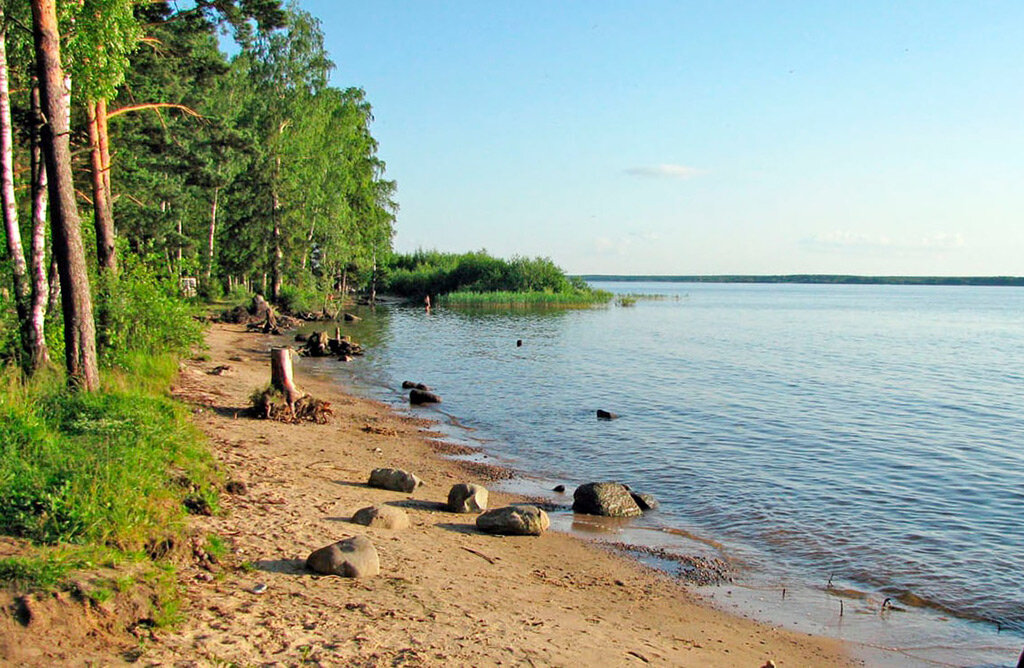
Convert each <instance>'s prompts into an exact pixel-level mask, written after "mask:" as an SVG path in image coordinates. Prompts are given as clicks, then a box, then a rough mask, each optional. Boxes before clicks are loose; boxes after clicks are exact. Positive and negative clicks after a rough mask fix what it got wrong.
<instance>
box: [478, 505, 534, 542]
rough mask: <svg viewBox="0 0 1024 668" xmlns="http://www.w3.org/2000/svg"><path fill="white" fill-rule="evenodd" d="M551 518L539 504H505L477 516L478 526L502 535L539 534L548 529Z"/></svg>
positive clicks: (488, 531) (483, 529)
mask: <svg viewBox="0 0 1024 668" xmlns="http://www.w3.org/2000/svg"><path fill="white" fill-rule="evenodd" d="M550 526H551V520H549V519H548V514H547V513H545V512H544V511H543V510H541V509H540V508H538V507H537V506H505V507H504V508H495V509H494V510H488V511H487V512H486V513H484V514H482V515H480V516H479V517H477V518H476V528H477V529H480V530H481V531H485V532H487V533H493V534H499V535H502V536H539V535H541V534H542V533H544V532H545V531H547V530H548V527H550Z"/></svg>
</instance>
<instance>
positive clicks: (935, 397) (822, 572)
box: [346, 283, 1024, 663]
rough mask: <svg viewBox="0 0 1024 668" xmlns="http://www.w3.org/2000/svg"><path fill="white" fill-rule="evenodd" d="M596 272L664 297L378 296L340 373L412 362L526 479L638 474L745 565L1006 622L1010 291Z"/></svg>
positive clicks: (392, 377) (1017, 543)
mask: <svg viewBox="0 0 1024 668" xmlns="http://www.w3.org/2000/svg"><path fill="white" fill-rule="evenodd" d="M599 287H602V288H605V289H611V290H613V291H616V292H633V293H638V292H640V293H652V294H661V295H667V298H663V299H658V300H640V301H638V302H637V303H636V305H635V306H633V307H616V306H611V307H608V308H598V309H587V310H569V311H561V310H558V311H539V312H516V313H511V314H510V313H507V312H495V311H455V310H445V309H436V310H435V311H434V312H433V313H431V314H426V313H424V312H423V311H422V310H421V309H411V308H390V309H378V310H377V311H376V313H375V314H370V315H369V317H367V318H366V320H365V321H364V322H363V323H360V324H359V326H358V327H357V328H356V329H355V330H354V331H353V333H354V334H355V336H356V338H357V339H361V340H362V341H363V342H364V343H368V344H370V345H371V346H373V347H372V348H371V349H370V352H369V353H368V355H367V357H366V358H365V359H363V360H360V361H359V362H358V363H356V365H354V366H350V367H347V371H346V373H350V374H353V376H352V379H354V380H355V381H356V382H357V384H362V385H363V386H364V387H368V388H371V390H372V391H371V393H373V394H376V395H377V396H383V397H390V398H393V399H394V398H399V397H400V395H399V394H398V390H397V388H398V387H399V386H400V383H401V381H402V380H405V379H411V380H416V381H422V382H426V383H428V384H429V385H431V386H432V387H433V388H435V389H436V390H437V392H438V393H439V394H441V395H442V396H443V397H444V404H442V407H441V408H442V410H443V411H444V413H445V414H448V415H451V416H455V417H457V418H458V420H459V421H461V423H464V424H466V425H467V426H469V427H472V428H473V429H474V430H475V431H474V432H473V433H474V435H475V436H478V437H480V438H484V439H486V440H488V445H487V448H488V450H489V451H491V452H493V453H496V454H497V455H500V456H504V457H506V458H509V459H511V460H512V461H514V462H515V463H516V464H517V466H518V467H519V468H520V469H522V470H524V471H526V472H528V473H530V474H532V475H534V476H536V477H539V478H541V479H544V480H555V481H564V482H565V483H566V484H569V485H570V486H571V485H572V484H575V483H581V482H585V481H589V480H605V479H614V480H621V481H624V482H629V483H630V484H631V485H632V486H633V487H635V488H638V489H642V490H643V491H648V492H651V493H653V494H655V495H656V496H658V497H659V499H660V500H661V501H662V504H663V505H662V508H661V509H660V510H659V511H658V513H656V515H657V522H658V523H659V524H660V525H664V526H673V527H676V528H680V529H684V530H685V531H687V532H690V533H691V534H694V535H696V536H699V537H705V538H706V539H708V540H713V541H715V542H717V543H720V544H721V545H722V548H721V550H722V551H723V552H724V553H725V556H727V557H728V558H730V559H732V560H734V561H736V562H737V563H739V564H741V565H742V566H744V567H745V568H746V569H748V570H749V571H750V572H752V573H759V574H760V576H761V578H762V581H771V580H773V579H777V580H778V581H780V582H785V581H788V579H790V578H794V577H796V578H803V581H804V582H819V583H820V584H823V583H824V581H825V580H826V579H828V578H829V577H831V578H832V579H833V584H835V585H836V586H842V587H844V588H850V589H853V590H856V591H858V592H865V593H870V594H876V595H877V596H885V597H892V598H893V599H895V600H896V601H898V602H902V603H898V604H899V605H906V606H913V607H914V608H918V609H920V608H925V609H930V610H932V611H934V613H933V614H935V615H942V617H940V619H947V618H958V619H969V620H976V621H977V622H978V623H977V624H976V626H977V627H978V628H979V629H981V628H982V627H984V628H987V629H989V630H990V631H992V632H993V633H994V630H995V629H997V628H1002V629H1003V630H1002V633H1001V634H1000V639H1001V640H1000V643H1003V644H1010V645H1012V644H1014V643H1015V642H1016V641H1008V640H1007V639H1006V636H1007V634H1010V635H1011V636H1013V635H1014V634H1020V635H1018V636H1016V637H1018V638H1020V637H1021V636H1024V529H1022V517H1024V410H1022V409H1024V402H1022V396H1021V389H1022V387H1024V354H1022V351H1024V290H1022V289H1019V288H980V287H979V288H975V287H909V286H802V285H714V284H664V283H657V284H601V285H599ZM517 339H522V340H523V342H524V343H523V346H522V347H516V345H515V342H516V340H517ZM597 408H605V409H607V410H611V411H614V412H616V413H619V414H620V415H621V418H620V419H619V420H616V421H613V422H599V421H597V420H596V419H595V417H594V411H595V409H597ZM982 622H983V623H982ZM986 632H987V631H986ZM997 644H998V643H997ZM1007 663H1010V661H1007Z"/></svg>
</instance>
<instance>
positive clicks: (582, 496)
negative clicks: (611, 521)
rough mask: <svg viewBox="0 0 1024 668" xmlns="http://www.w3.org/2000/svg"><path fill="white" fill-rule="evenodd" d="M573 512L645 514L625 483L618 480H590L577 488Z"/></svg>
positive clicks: (610, 515) (624, 514) (628, 515)
mask: <svg viewBox="0 0 1024 668" xmlns="http://www.w3.org/2000/svg"><path fill="white" fill-rule="evenodd" d="M572 509H573V512H577V513H583V514H585V515H604V516H606V517H638V516H640V515H643V514H644V511H643V510H641V509H640V506H638V505H637V503H636V501H634V500H633V497H632V496H630V493H629V490H628V489H626V486H625V485H622V484H620V483H617V482H588V483H587V484H585V485H580V486H579V487H577V488H576V492H575V493H574V494H573V502H572Z"/></svg>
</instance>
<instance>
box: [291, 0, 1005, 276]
mask: <svg viewBox="0 0 1024 668" xmlns="http://www.w3.org/2000/svg"><path fill="white" fill-rule="evenodd" d="M300 6H301V8H302V9H304V10H305V11H308V12H309V13H311V14H312V15H314V16H315V17H317V18H319V19H320V21H321V22H322V26H321V27H322V30H323V32H324V35H325V42H326V45H327V47H328V50H329V52H330V54H331V58H332V59H333V60H334V62H335V64H336V70H335V71H334V73H333V75H332V84H333V85H335V86H339V87H348V86H358V87H361V88H363V89H365V90H366V93H367V97H368V99H369V101H370V102H371V104H372V105H373V109H374V117H375V122H374V124H373V127H372V131H373V134H374V136H375V137H376V138H377V140H378V142H379V143H380V149H379V155H380V157H381V158H382V159H383V160H384V161H385V162H386V163H387V178H390V179H394V180H395V181H397V184H398V196H397V199H398V202H399V205H400V210H399V211H398V218H397V223H396V227H397V234H396V237H395V248H396V250H398V251H401V252H408V251H413V250H416V249H417V248H423V249H437V250H442V251H454V252H463V251H470V250H479V249H482V248H483V249H486V250H487V251H489V252H490V253H492V254H494V255H498V256H502V257H510V256H513V255H523V256H529V257H534V256H543V257H550V258H551V259H553V260H554V261H555V262H556V263H558V264H559V265H560V266H562V267H563V268H564V269H566V270H567V271H569V272H570V273H589V274H597V273H600V274H676V275H679V274H790V273H830V274H862V275H951V276H958V275H959V276H962V275H981V276H991V275H1015V276H1019V275H1024V2H1019V0H1013V1H1006V2H984V1H981V2H962V1H956V2H952V1H950V2H946V1H943V0H928V1H923V2H894V1H892V0H890V1H887V2H875V1H873V0H864V1H858V2H848V1H842V2H828V1H824V0H823V1H818V0H815V1H814V2H811V1H807V2H796V1H775V2H769V1H764V0H762V1H758V2H729V1H728V0H720V1H708V2H688V1H675V2H660V1H655V0H647V1H643V2H627V1H625V0H619V1H616V2H605V1H603V0H586V1H572V0H557V1H550V0H549V1H546V2H540V1H536V0H516V1H512V0H509V1H506V2H499V1H497V0H488V1H482V0H481V1H477V0H473V1H471V0H460V1H445V2H441V1H432V0H421V1H413V0H406V1H395V0H373V1H372V2H370V1H366V0H364V1H362V2H350V1H346V0H300Z"/></svg>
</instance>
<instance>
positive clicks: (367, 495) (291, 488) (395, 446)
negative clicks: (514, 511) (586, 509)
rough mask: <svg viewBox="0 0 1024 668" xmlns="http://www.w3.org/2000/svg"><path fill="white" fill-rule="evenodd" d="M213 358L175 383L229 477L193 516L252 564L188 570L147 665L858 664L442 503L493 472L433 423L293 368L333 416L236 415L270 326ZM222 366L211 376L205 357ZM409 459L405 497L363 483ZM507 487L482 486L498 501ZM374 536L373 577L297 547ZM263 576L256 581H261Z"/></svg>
mask: <svg viewBox="0 0 1024 668" xmlns="http://www.w3.org/2000/svg"><path fill="white" fill-rule="evenodd" d="M208 343H209V346H210V351H209V353H210V355H209V359H208V360H205V361H202V362H196V361H194V362H189V363H187V368H186V369H185V370H184V371H183V373H182V376H181V379H180V381H179V383H178V385H177V387H176V388H175V393H176V395H177V396H179V397H181V398H182V399H184V400H186V401H189V402H191V403H193V404H195V405H196V406H197V408H196V422H197V424H198V425H199V427H200V428H201V429H202V430H203V431H204V432H206V433H207V434H208V435H209V437H210V440H211V442H212V447H213V449H214V453H215V456H216V458H217V459H218V460H219V462H220V463H221V465H222V466H223V468H224V470H225V472H226V474H227V476H228V478H229V479H230V480H239V481H243V482H245V483H246V485H247V486H248V493H247V494H244V495H231V494H225V495H224V496H223V506H224V509H225V511H226V512H225V513H224V514H223V515H222V516H215V517H196V518H195V519H194V520H193V521H194V522H195V524H196V525H197V528H198V529H199V530H200V531H202V532H206V533H216V534H218V535H220V536H223V537H225V538H227V539H229V540H230V542H231V545H232V549H233V550H234V552H235V555H236V557H237V559H238V560H240V561H244V562H249V563H250V564H252V566H254V568H253V569H251V570H235V571H231V572H228V573H227V574H226V576H223V575H222V576H221V577H220V578H214V579H212V580H211V579H210V575H209V574H208V573H207V572H206V571H205V570H203V569H201V568H199V567H198V566H196V567H190V568H188V569H185V570H184V571H183V572H182V578H183V579H184V581H185V583H186V590H187V594H186V596H187V608H186V610H185V616H186V621H185V622H184V624H183V625H182V626H181V627H179V628H176V629H174V630H171V631H162V632H159V633H158V634H157V635H156V636H155V638H154V641H153V642H149V643H147V644H146V646H145V647H146V649H145V652H144V654H143V655H142V657H141V660H142V662H144V663H151V662H160V663H174V664H176V665H181V662H186V664H187V662H197V663H198V664H210V663H220V662H231V663H235V664H240V665H253V664H263V663H268V662H269V663H282V664H298V663H301V662H303V661H307V662H320V663H321V664H325V665H331V664H334V665H337V664H345V665H371V666H384V665H389V666H397V665H465V666H488V665H627V664H642V663H651V664H658V665H677V666H678V665H684V666H715V665H721V666H762V665H764V664H765V663H766V662H767V661H768V660H772V661H774V662H775V664H776V665H778V666H787V665H788V666H811V665H827V666H838V665H855V664H857V663H858V662H855V661H854V660H853V659H851V658H850V657H849V655H848V653H847V650H846V647H844V645H843V644H842V643H840V642H838V641H834V640H830V639H825V638H819V637H812V636H808V635H803V634H799V633H792V632H789V631H785V630H780V629H777V628H772V627H769V626H765V625H762V624H758V623H755V622H752V621H750V620H747V619H742V618H737V617H733V616H730V615H728V614H725V613H723V612H720V611H717V610H715V609H713V608H711V607H710V606H709V605H707V604H706V603H704V602H702V601H700V600H699V599H697V598H696V597H695V596H694V595H692V594H691V593H689V592H687V590H686V589H685V587H683V586H682V585H680V584H679V583H677V582H675V581H673V580H672V579H671V578H670V577H668V576H666V575H664V574H662V573H660V572H657V571H655V570H653V569H649V568H647V567H645V566H642V565H640V564H638V563H635V562H633V561H631V560H629V559H627V558H624V557H621V556H618V555H615V554H611V553H609V552H607V551H606V550H603V549H600V548H597V547H595V546H593V545H590V544H588V543H586V542H585V541H582V540H579V539H577V538H574V537H572V536H568V535H565V534H560V533H557V532H548V533H546V534H545V535H543V536H540V537H505V538H503V537H494V536H489V535H484V534H482V533H479V532H477V531H476V529H475V526H474V519H475V517H474V516H468V515H457V514H452V513H448V512H446V511H445V510H444V508H443V505H442V503H443V502H444V501H445V499H446V498H447V493H448V490H449V488H450V487H451V485H452V484H455V483H459V482H483V483H484V484H486V480H484V479H482V478H481V477H480V476H481V474H486V473H487V471H486V470H483V471H482V470H480V469H471V468H466V467H464V466H463V465H462V464H460V463H458V462H455V461H451V460H449V459H445V458H443V457H441V456H439V455H438V454H437V453H436V447H432V446H431V444H430V443H429V440H430V436H431V434H430V432H429V428H430V423H429V422H426V421H422V420H415V419H412V418H408V417H403V416H399V415H396V414H395V413H394V412H392V411H391V410H389V409H388V408H387V407H386V406H384V405H382V404H379V403H376V402H373V401H368V400H364V399H359V398H355V397H352V396H349V395H346V394H345V393H343V392H342V391H341V390H340V388H339V387H338V386H337V384H336V383H334V382H331V381H330V380H329V379H325V378H316V377H312V376H309V375H308V374H306V373H304V371H303V369H304V367H303V363H302V361H301V360H300V361H297V363H296V382H297V383H298V385H299V387H300V388H301V389H302V390H304V391H306V392H309V393H311V394H313V395H314V396H316V397H318V398H321V399H326V400H328V401H330V402H331V405H332V409H333V411H334V419H333V420H332V421H331V422H330V423H329V424H326V425H318V424H312V423H305V424H300V425H289V424H282V423H276V422H269V421H261V420H255V419H251V418H248V417H244V416H243V411H244V409H245V408H246V404H247V398H248V396H249V395H250V393H251V392H252V391H253V390H254V389H256V388H258V387H261V386H263V385H265V384H266V383H267V382H268V380H269V362H268V359H269V357H268V355H267V351H268V349H269V347H270V346H272V345H282V344H283V343H284V339H282V338H281V337H277V338H274V337H265V336H262V335H256V334H249V333H246V332H245V331H244V329H243V328H242V327H240V326H234V325H215V326H213V327H212V328H211V330H210V332H209V335H208ZM221 365H228V366H229V367H230V368H229V369H228V370H227V371H226V372H224V373H223V374H222V375H210V374H209V373H208V371H210V370H212V369H213V368H215V367H217V366H221ZM381 466H388V467H395V468H403V469H407V470H409V471H412V472H414V473H415V474H416V475H418V476H419V477H420V478H422V479H423V480H424V481H425V483H426V485H425V486H424V487H421V488H420V489H418V490H417V491H416V492H415V493H413V494H403V493H399V492H391V491H385V490H380V489H373V488H370V487H368V486H366V484H365V482H366V480H367V478H368V476H369V472H370V470H371V469H373V468H377V467H381ZM515 500H516V499H514V498H512V497H510V496H508V495H503V494H497V493H492V494H491V502H490V506H491V507H498V506H499V505H504V504H506V503H508V502H511V501H515ZM371 504H391V505H394V506H398V507H401V508H403V509H405V510H406V511H407V512H408V514H409V516H410V519H411V520H412V527H411V528H409V529H405V530H400V531H388V530H385V529H373V528H368V527H363V526H359V525H355V524H352V523H351V522H349V518H350V517H351V516H352V514H353V513H354V512H355V511H356V510H358V509H359V508H361V507H364V506H368V505H371ZM354 535H365V536H368V537H369V538H370V539H371V540H372V541H373V542H374V544H375V545H376V547H377V550H378V552H379V554H380V560H381V574H380V575H379V576H376V577H373V578H368V579H359V580H353V579H345V578H341V577H334V576H314V575H312V574H310V573H309V572H307V571H306V570H305V569H304V567H303V560H304V559H305V557H306V556H307V555H308V554H309V553H310V552H311V551H312V550H313V549H315V548H318V547H321V546H323V545H327V544H329V543H332V542H334V541H336V540H339V539H342V538H345V537H349V536H354ZM259 585H265V586H266V590H265V591H264V592H263V593H254V591H258V590H259V589H260V588H261V587H259Z"/></svg>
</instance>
